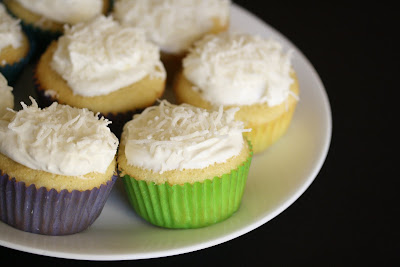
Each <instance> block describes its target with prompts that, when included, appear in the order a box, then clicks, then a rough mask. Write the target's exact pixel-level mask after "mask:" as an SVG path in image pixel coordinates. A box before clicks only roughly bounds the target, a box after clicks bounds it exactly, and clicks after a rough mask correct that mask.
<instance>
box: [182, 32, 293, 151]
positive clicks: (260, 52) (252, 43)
mask: <svg viewBox="0 0 400 267" xmlns="http://www.w3.org/2000/svg"><path fill="white" fill-rule="evenodd" d="M174 92H175V97H176V99H177V102H178V103H183V102H185V103H189V104H192V105H194V106H199V107H203V108H212V107H215V106H219V105H223V106H224V107H225V108H232V107H238V108H239V111H238V112H237V113H236V115H235V118H236V119H238V120H241V121H243V122H244V123H245V127H246V128H251V129H252V131H251V132H248V133H245V135H246V137H247V138H248V139H249V140H250V141H251V143H252V145H253V149H254V152H255V153H258V152H261V151H264V150H265V149H266V148H267V147H269V146H270V145H271V144H273V143H274V142H276V141H277V140H278V139H279V138H280V137H281V136H282V135H283V134H284V133H285V132H286V131H287V129H288V127H289V124H290V122H291V119H292V116H293V113H294V110H295V107H296V104H297V101H298V98H299V97H298V95H299V85H298V81H297V77H296V73H295V71H294V69H293V67H292V65H291V53H290V52H288V53H284V51H283V48H282V46H281V44H280V43H278V42H277V41H274V40H267V39H263V38H261V37H258V36H253V35H249V34H244V33H221V34H216V35H208V36H206V37H205V38H203V39H202V40H200V41H198V42H196V43H195V45H194V47H193V48H192V49H191V50H190V52H189V54H188V55H187V56H186V57H185V58H184V60H183V70H182V71H181V72H180V73H179V75H178V77H177V79H176V81H175V84H174Z"/></svg>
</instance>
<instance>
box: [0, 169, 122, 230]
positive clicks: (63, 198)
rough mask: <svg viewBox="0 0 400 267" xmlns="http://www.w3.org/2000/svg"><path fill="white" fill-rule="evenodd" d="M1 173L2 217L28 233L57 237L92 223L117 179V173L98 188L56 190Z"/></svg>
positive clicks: (0, 213) (0, 212) (0, 203)
mask: <svg viewBox="0 0 400 267" xmlns="http://www.w3.org/2000/svg"><path fill="white" fill-rule="evenodd" d="M0 173H1V175H0V220H1V221H3V222H4V223H6V224H8V225H10V226H12V227H14V228H17V229H19V230H22V231H25V232H31V233H36V234H43V235H54V236H58V235H70V234H75V233H78V232H81V231H83V230H85V229H87V228H88V227H89V226H90V225H92V224H93V223H94V221H95V220H96V219H97V218H98V217H99V215H100V213H101V212H102V210H103V207H104V205H105V203H106V201H107V199H108V196H109V194H110V192H111V189H112V188H113V186H114V183H115V181H116V180H117V176H116V175H114V176H113V177H112V179H111V180H110V181H108V182H107V184H106V185H101V186H100V187H99V188H93V189H92V190H86V191H78V190H73V191H72V192H68V190H66V189H64V190H62V191H60V192H57V190H55V189H51V190H47V189H46V188H45V187H40V188H36V186H35V185H30V186H26V185H25V183H24V182H17V181H16V180H15V178H11V179H10V177H9V176H8V175H7V174H3V173H2V172H1V170H0Z"/></svg>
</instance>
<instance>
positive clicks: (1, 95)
mask: <svg viewBox="0 0 400 267" xmlns="http://www.w3.org/2000/svg"><path fill="white" fill-rule="evenodd" d="M12 90H13V89H12V87H11V86H8V85H7V80H6V78H4V76H3V75H2V74H1V73H0V118H1V117H3V115H4V114H5V113H6V112H7V108H11V109H13V108H14V95H13V93H12Z"/></svg>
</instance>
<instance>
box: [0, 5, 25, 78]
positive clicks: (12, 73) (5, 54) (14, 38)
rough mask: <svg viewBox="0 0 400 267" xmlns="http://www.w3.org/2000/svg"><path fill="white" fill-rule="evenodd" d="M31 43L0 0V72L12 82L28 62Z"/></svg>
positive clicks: (18, 22)
mask: <svg viewBox="0 0 400 267" xmlns="http://www.w3.org/2000/svg"><path fill="white" fill-rule="evenodd" d="M30 51H31V43H30V41H29V39H28V37H27V35H26V34H25V32H24V31H23V30H22V28H21V25H20V21H19V20H17V19H15V18H13V17H11V16H10V15H9V14H8V13H7V11H6V9H5V7H4V5H3V4H2V3H1V2H0V73H2V74H3V75H4V76H5V77H6V79H7V80H8V82H9V83H10V84H11V83H13V82H14V81H15V80H16V78H17V77H18V75H19V74H20V72H21V70H22V68H23V67H24V66H25V65H26V64H27V63H28V61H29V57H30Z"/></svg>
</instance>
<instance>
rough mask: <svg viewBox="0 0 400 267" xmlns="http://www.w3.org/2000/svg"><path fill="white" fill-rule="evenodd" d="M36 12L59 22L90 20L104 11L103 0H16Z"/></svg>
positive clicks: (73, 22)
mask: <svg viewBox="0 0 400 267" xmlns="http://www.w3.org/2000/svg"><path fill="white" fill-rule="evenodd" d="M16 1H17V2H18V3H19V4H21V5H22V6H23V7H24V8H26V9H28V10H30V11H32V12H33V13H35V14H38V15H40V16H43V17H45V18H47V19H51V20H53V21H56V22H59V23H69V24H75V23H78V22H82V21H88V20H90V19H92V18H94V17H95V16H97V15H99V14H101V13H102V10H103V0H85V1H82V0H34V1H32V0H16Z"/></svg>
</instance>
